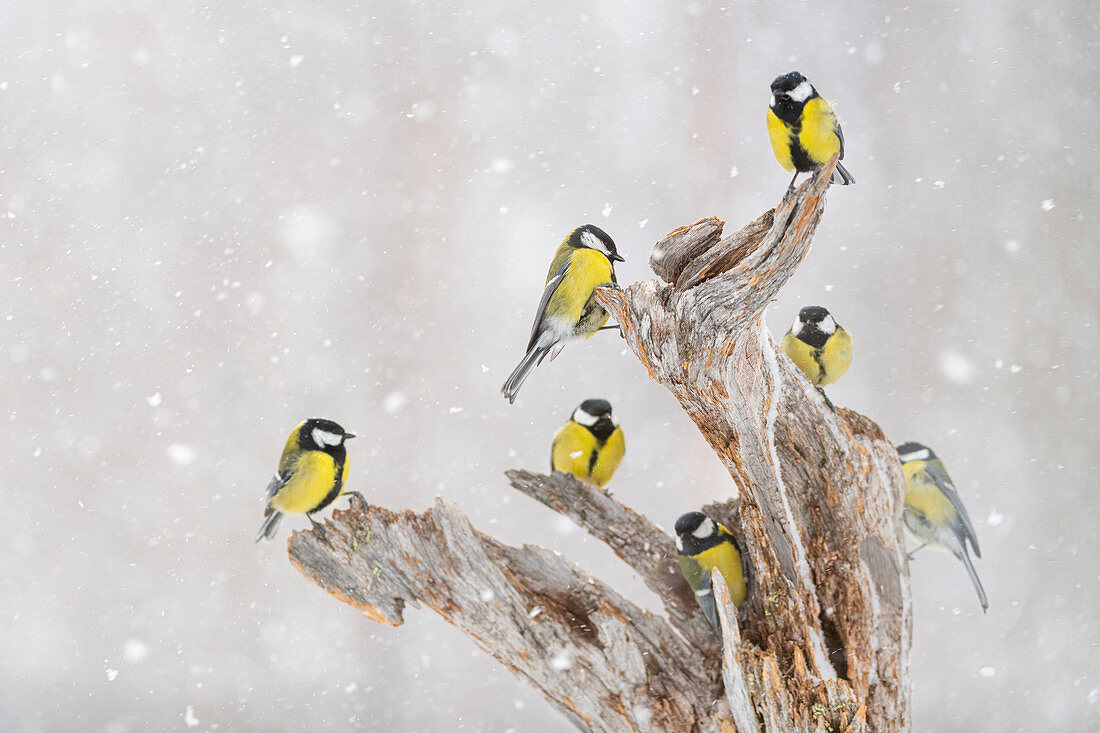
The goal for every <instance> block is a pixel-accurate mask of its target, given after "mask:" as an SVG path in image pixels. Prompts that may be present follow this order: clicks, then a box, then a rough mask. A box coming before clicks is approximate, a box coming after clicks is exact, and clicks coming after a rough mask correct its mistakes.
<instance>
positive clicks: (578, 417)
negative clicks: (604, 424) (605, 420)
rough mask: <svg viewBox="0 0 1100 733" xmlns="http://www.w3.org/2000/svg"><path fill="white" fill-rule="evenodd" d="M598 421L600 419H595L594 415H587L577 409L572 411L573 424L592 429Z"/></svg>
mask: <svg viewBox="0 0 1100 733" xmlns="http://www.w3.org/2000/svg"><path fill="white" fill-rule="evenodd" d="M599 419H600V418H598V417H596V416H595V415H589V414H588V413H587V412H585V411H584V410H582V409H581V408H579V407H578V408H577V409H576V410H574V411H573V422H575V423H580V424H581V425H584V426H585V427H589V428H590V427H592V426H593V425H595V424H596V422H597V421H598V420H599Z"/></svg>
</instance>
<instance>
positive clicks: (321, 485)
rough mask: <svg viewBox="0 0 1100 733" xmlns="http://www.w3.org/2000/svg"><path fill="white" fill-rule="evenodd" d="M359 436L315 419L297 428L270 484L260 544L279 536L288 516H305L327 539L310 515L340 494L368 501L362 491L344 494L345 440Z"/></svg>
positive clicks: (346, 460) (284, 449)
mask: <svg viewBox="0 0 1100 733" xmlns="http://www.w3.org/2000/svg"><path fill="white" fill-rule="evenodd" d="M354 437H355V436H354V435H352V434H351V433H349V432H347V431H346V430H344V429H343V428H342V427H340V426H339V425H337V424H336V423H334V422H333V421H332V420H321V419H318V418H311V419H309V420H306V421H305V422H304V423H302V424H301V425H299V426H298V427H296V428H294V431H293V432H291V434H290V437H289V438H287V441H286V447H285V448H283V455H282V457H280V458H279V468H278V470H276V472H275V477H274V478H273V479H271V483H270V484H268V485H267V508H266V509H264V523H263V524H262V525H260V532H259V534H257V535H256V541H257V542H259V541H260V540H261V539H263V538H265V537H266V538H271V537H274V536H275V531H276V529H278V526H279V520H280V519H282V518H283V515H284V514H305V515H306V517H307V518H308V519H309V521H310V524H312V525H313V529H314V531H315V532H316V533H317V534H319V535H320V536H321V539H323V540H324V539H326V538H325V532H324V530H323V529H322V528H321V525H320V524H318V523H317V522H315V521H314V520H313V517H312V516H310V515H311V514H313V513H314V512H319V511H321V510H322V509H324V508H325V507H327V506H328V505H329V504H331V503H332V502H334V501H336V498H337V497H338V496H340V494H342V493H344V494H350V495H352V496H355V497H357V498H358V499H359V501H360V503H361V504H362V506H363V508H364V509H366V507H367V501H366V499H364V498H363V495H362V494H360V493H359V492H358V491H344V486H345V484H346V483H347V479H348V459H347V452H346V451H345V450H344V441H345V440H348V439H349V438H354Z"/></svg>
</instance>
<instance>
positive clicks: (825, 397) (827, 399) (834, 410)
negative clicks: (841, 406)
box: [817, 387, 836, 415]
mask: <svg viewBox="0 0 1100 733" xmlns="http://www.w3.org/2000/svg"><path fill="white" fill-rule="evenodd" d="M817 391H818V392H820V393H821V399H823V400H825V404H826V405H828V406H829V409H830V410H832V411H833V414H834V415H835V414H836V405H834V404H833V401H832V400H830V399H829V395H827V394H825V390H823V389H822V388H821V387H818V388H817Z"/></svg>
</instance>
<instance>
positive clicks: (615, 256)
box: [607, 252, 626, 262]
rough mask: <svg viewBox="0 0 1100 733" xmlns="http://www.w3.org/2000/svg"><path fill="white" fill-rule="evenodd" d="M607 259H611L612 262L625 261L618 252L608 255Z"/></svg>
mask: <svg viewBox="0 0 1100 733" xmlns="http://www.w3.org/2000/svg"><path fill="white" fill-rule="evenodd" d="M607 259H609V260H611V261H612V262H626V258H625V257H623V256H622V255H621V254H619V253H618V252H616V253H615V254H613V255H610V256H609V257H608V258H607Z"/></svg>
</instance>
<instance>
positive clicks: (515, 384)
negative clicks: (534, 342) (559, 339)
mask: <svg viewBox="0 0 1100 733" xmlns="http://www.w3.org/2000/svg"><path fill="white" fill-rule="evenodd" d="M549 351H550V347H547V346H535V347H534V348H532V349H531V350H530V351H528V352H527V354H526V355H525V356H524V357H523V359H522V360H521V361H520V363H519V365H518V366H516V368H515V369H514V370H512V373H511V374H510V375H509V376H508V379H507V380H506V381H505V382H504V386H503V387H501V388H500V392H501V394H503V395H504V396H505V397H507V398H508V404H512V403H513V402H515V401H516V395H517V394H519V388H520V387H522V386H523V383H524V382H525V381H526V380H527V375H528V374H530V373H531V370H532V369H534V368H535V366H536V365H537V364H539V363H541V362H542V360H543V358H545V356H546V354H547V352H549Z"/></svg>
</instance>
